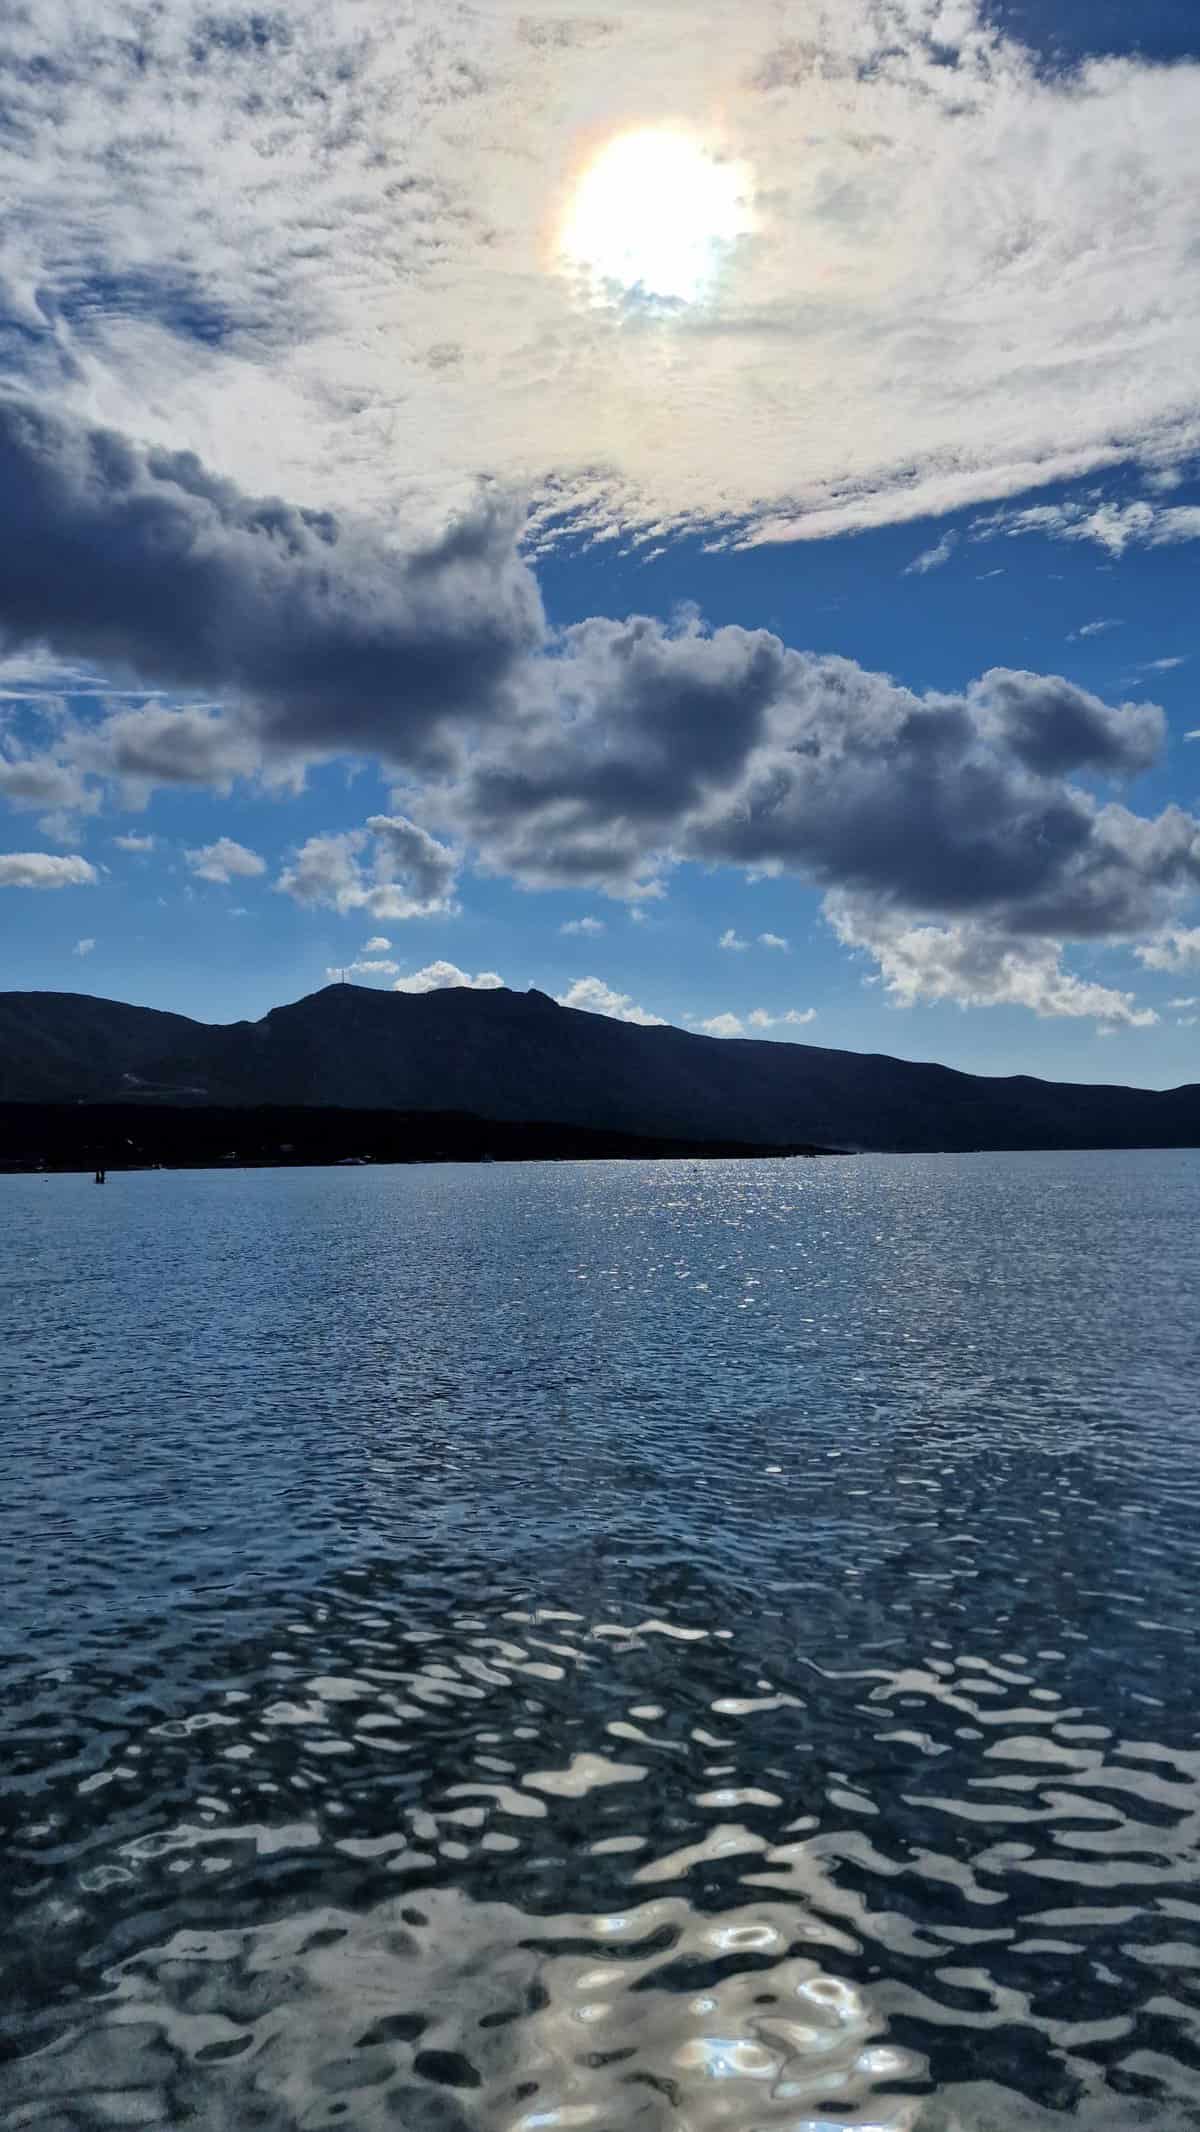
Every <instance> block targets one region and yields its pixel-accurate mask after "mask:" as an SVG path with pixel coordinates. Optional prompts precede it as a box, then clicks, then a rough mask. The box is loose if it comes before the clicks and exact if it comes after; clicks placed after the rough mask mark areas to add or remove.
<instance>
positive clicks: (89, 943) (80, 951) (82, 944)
mask: <svg viewBox="0 0 1200 2132" xmlns="http://www.w3.org/2000/svg"><path fill="white" fill-rule="evenodd" d="M95 945H96V943H95V941H94V940H92V939H90V938H89V939H86V940H77V941H76V942H75V945H74V947H73V948H72V949H71V953H72V955H90V954H91V952H92V949H93V948H94V947H95Z"/></svg>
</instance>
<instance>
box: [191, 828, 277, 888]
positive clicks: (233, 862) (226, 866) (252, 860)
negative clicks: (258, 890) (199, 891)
mask: <svg viewBox="0 0 1200 2132" xmlns="http://www.w3.org/2000/svg"><path fill="white" fill-rule="evenodd" d="M184 857H185V858H186V860H187V863H188V867H189V869H190V871H191V872H192V873H194V874H195V875H196V878H197V879H198V880H200V881H226V882H228V881H232V880H235V879H238V880H246V881H249V880H252V879H254V877H255V876H256V875H258V874H265V872H266V870H267V862H266V860H265V859H262V858H260V857H259V855H258V853H257V852H256V851H250V850H248V848H247V846H246V845H245V844H238V843H236V842H235V841H234V839H233V838H232V837H218V838H217V840H216V843H215V844H201V845H199V846H198V847H197V848H196V849H194V850H190V851H186V852H185V853H184Z"/></svg>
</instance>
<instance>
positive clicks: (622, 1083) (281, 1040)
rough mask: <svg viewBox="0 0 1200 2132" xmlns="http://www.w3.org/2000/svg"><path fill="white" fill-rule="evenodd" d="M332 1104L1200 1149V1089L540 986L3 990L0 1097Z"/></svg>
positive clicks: (1013, 1143)
mask: <svg viewBox="0 0 1200 2132" xmlns="http://www.w3.org/2000/svg"><path fill="white" fill-rule="evenodd" d="M130 1100H136V1101H138V1102H141V1103H160V1104H161V1103H164V1102H169V1103H187V1104H192V1105H195V1104H201V1103H204V1104H214V1105H215V1104H222V1105H227V1106H245V1105H248V1104H265V1103H269V1104H281V1105H292V1106H300V1105H314V1106H324V1105H336V1106H339V1107H344V1108H347V1109H359V1110H370V1109H375V1110H399V1111H438V1112H443V1113H444V1112H448V1111H454V1112H461V1113H470V1114H472V1115H473V1116H474V1117H476V1118H481V1119H495V1120H498V1121H512V1122H531V1121H543V1122H544V1121H553V1122H555V1123H557V1124H561V1125H571V1126H582V1127H589V1128H596V1129H603V1130H605V1131H610V1132H623V1133H638V1134H643V1135H646V1136H649V1137H652V1138H658V1139H667V1138H671V1139H687V1140H693V1141H695V1140H725V1141H731V1140H736V1141H741V1142H748V1143H755V1144H763V1143H773V1144H779V1143H814V1142H815V1143H817V1144H819V1145H822V1146H827V1147H842V1148H878V1149H890V1150H919V1149H928V1150H936V1149H956V1148H959V1149H961V1148H985V1147H991V1148H1017V1147H1026V1148H1049V1147H1194V1146H1197V1145H1200V1086H1197V1085H1192V1086H1188V1087H1184V1088H1176V1089H1169V1090H1166V1091H1164V1092H1161V1093H1160V1092H1158V1091H1155V1090H1150V1089H1137V1088H1098V1087H1092V1086H1088V1085H1071V1084H1067V1083H1056V1082H1052V1081H1037V1080H1033V1079H1031V1078H1030V1077H1029V1076H1027V1075H1024V1074H1020V1075H1016V1076H1014V1077H1012V1078H1009V1079H993V1078H990V1077H985V1076H983V1075H979V1074H969V1073H956V1072H954V1071H952V1070H951V1069H950V1068H949V1067H945V1066H932V1065H918V1064H914V1063H913V1062H911V1061H909V1060H905V1059H892V1058H887V1057H883V1056H880V1055H878V1054H864V1053H860V1052H854V1051H828V1050H824V1049H822V1048H821V1047H819V1046H817V1045H814V1044H778V1043H763V1042H755V1041H752V1040H742V1039H730V1038H726V1037H708V1036H693V1035H691V1034H689V1033H688V1032H687V1031H686V1030H683V1029H672V1028H668V1027H664V1028H655V1029H642V1028H638V1027H635V1026H633V1025H632V1024H630V1023H628V1022H617V1021H612V1020H609V1019H608V1018H606V1017H605V1016H603V1015H598V1014H586V1013H582V1012H580V1011H578V1010H576V1009H574V1008H569V1007H560V1006H558V1005H557V1004H556V1003H555V1001H553V1000H552V999H548V998H547V997H546V995H545V994H544V993H542V992H509V991H507V990H497V991H492V992H473V991H468V990H465V989H461V990H453V991H446V992H430V993H425V994H423V995H420V996H416V997H414V996H411V995H409V994H407V993H396V992H377V991H372V990H368V989H366V988H364V987H361V986H357V985H330V986H327V987H326V988H325V989H324V990H323V991H320V992H314V993H312V994H311V995H310V996H309V997H308V998H306V999H301V1000H297V1001H296V1002H295V1003H294V1004H293V1005H291V1006H286V1007H275V1008H273V1009H272V1011H271V1012H270V1013H269V1014H265V1015H264V1016H263V1017H262V1020H261V1021H257V1022H234V1023H232V1024H229V1025H224V1026H210V1025H209V1024H207V1023H204V1022H195V1021H190V1020H188V1019H187V1018H186V1017H185V1016H183V1015H178V1014H163V1013H159V1012H157V1011H156V1010H155V1009H153V1008H149V1007H131V1006H125V1005H122V1004H121V1003H120V1002H119V1001H116V1000H104V999H90V998H87V997H86V996H84V995H82V994H79V993H64V992H7V993H0V1102H10V1103H11V1102H27V1103H28V1102H37V1103H43V1104H45V1103H55V1102H80V1101H83V1102H92V1103H98V1102H107V1103H113V1102H129V1101H130Z"/></svg>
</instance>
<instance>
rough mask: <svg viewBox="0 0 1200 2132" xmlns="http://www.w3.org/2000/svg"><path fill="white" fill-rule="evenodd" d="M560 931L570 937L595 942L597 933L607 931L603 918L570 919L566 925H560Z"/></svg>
mask: <svg viewBox="0 0 1200 2132" xmlns="http://www.w3.org/2000/svg"><path fill="white" fill-rule="evenodd" d="M558 930H559V932H560V933H566V934H567V935H568V937H581V938H583V939H585V940H594V939H595V937H596V934H597V933H602V932H603V931H604V930H605V926H604V920H603V918H568V920H567V922H566V924H565V925H560V926H559V929H558Z"/></svg>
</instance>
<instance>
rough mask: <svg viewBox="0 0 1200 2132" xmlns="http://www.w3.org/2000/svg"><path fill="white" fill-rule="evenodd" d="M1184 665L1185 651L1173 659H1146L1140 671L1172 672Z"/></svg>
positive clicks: (1185, 662)
mask: <svg viewBox="0 0 1200 2132" xmlns="http://www.w3.org/2000/svg"><path fill="white" fill-rule="evenodd" d="M1186 665H1187V654H1186V652H1184V653H1182V654H1181V655H1180V656H1179V657H1177V658H1174V659H1148V660H1147V661H1146V664H1145V666H1144V667H1143V669H1142V671H1143V673H1147V674H1173V673H1174V672H1175V669H1176V667H1178V666H1186ZM1193 737H1195V736H1193V735H1192V734H1189V735H1188V738H1189V739H1192V738H1193Z"/></svg>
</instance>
